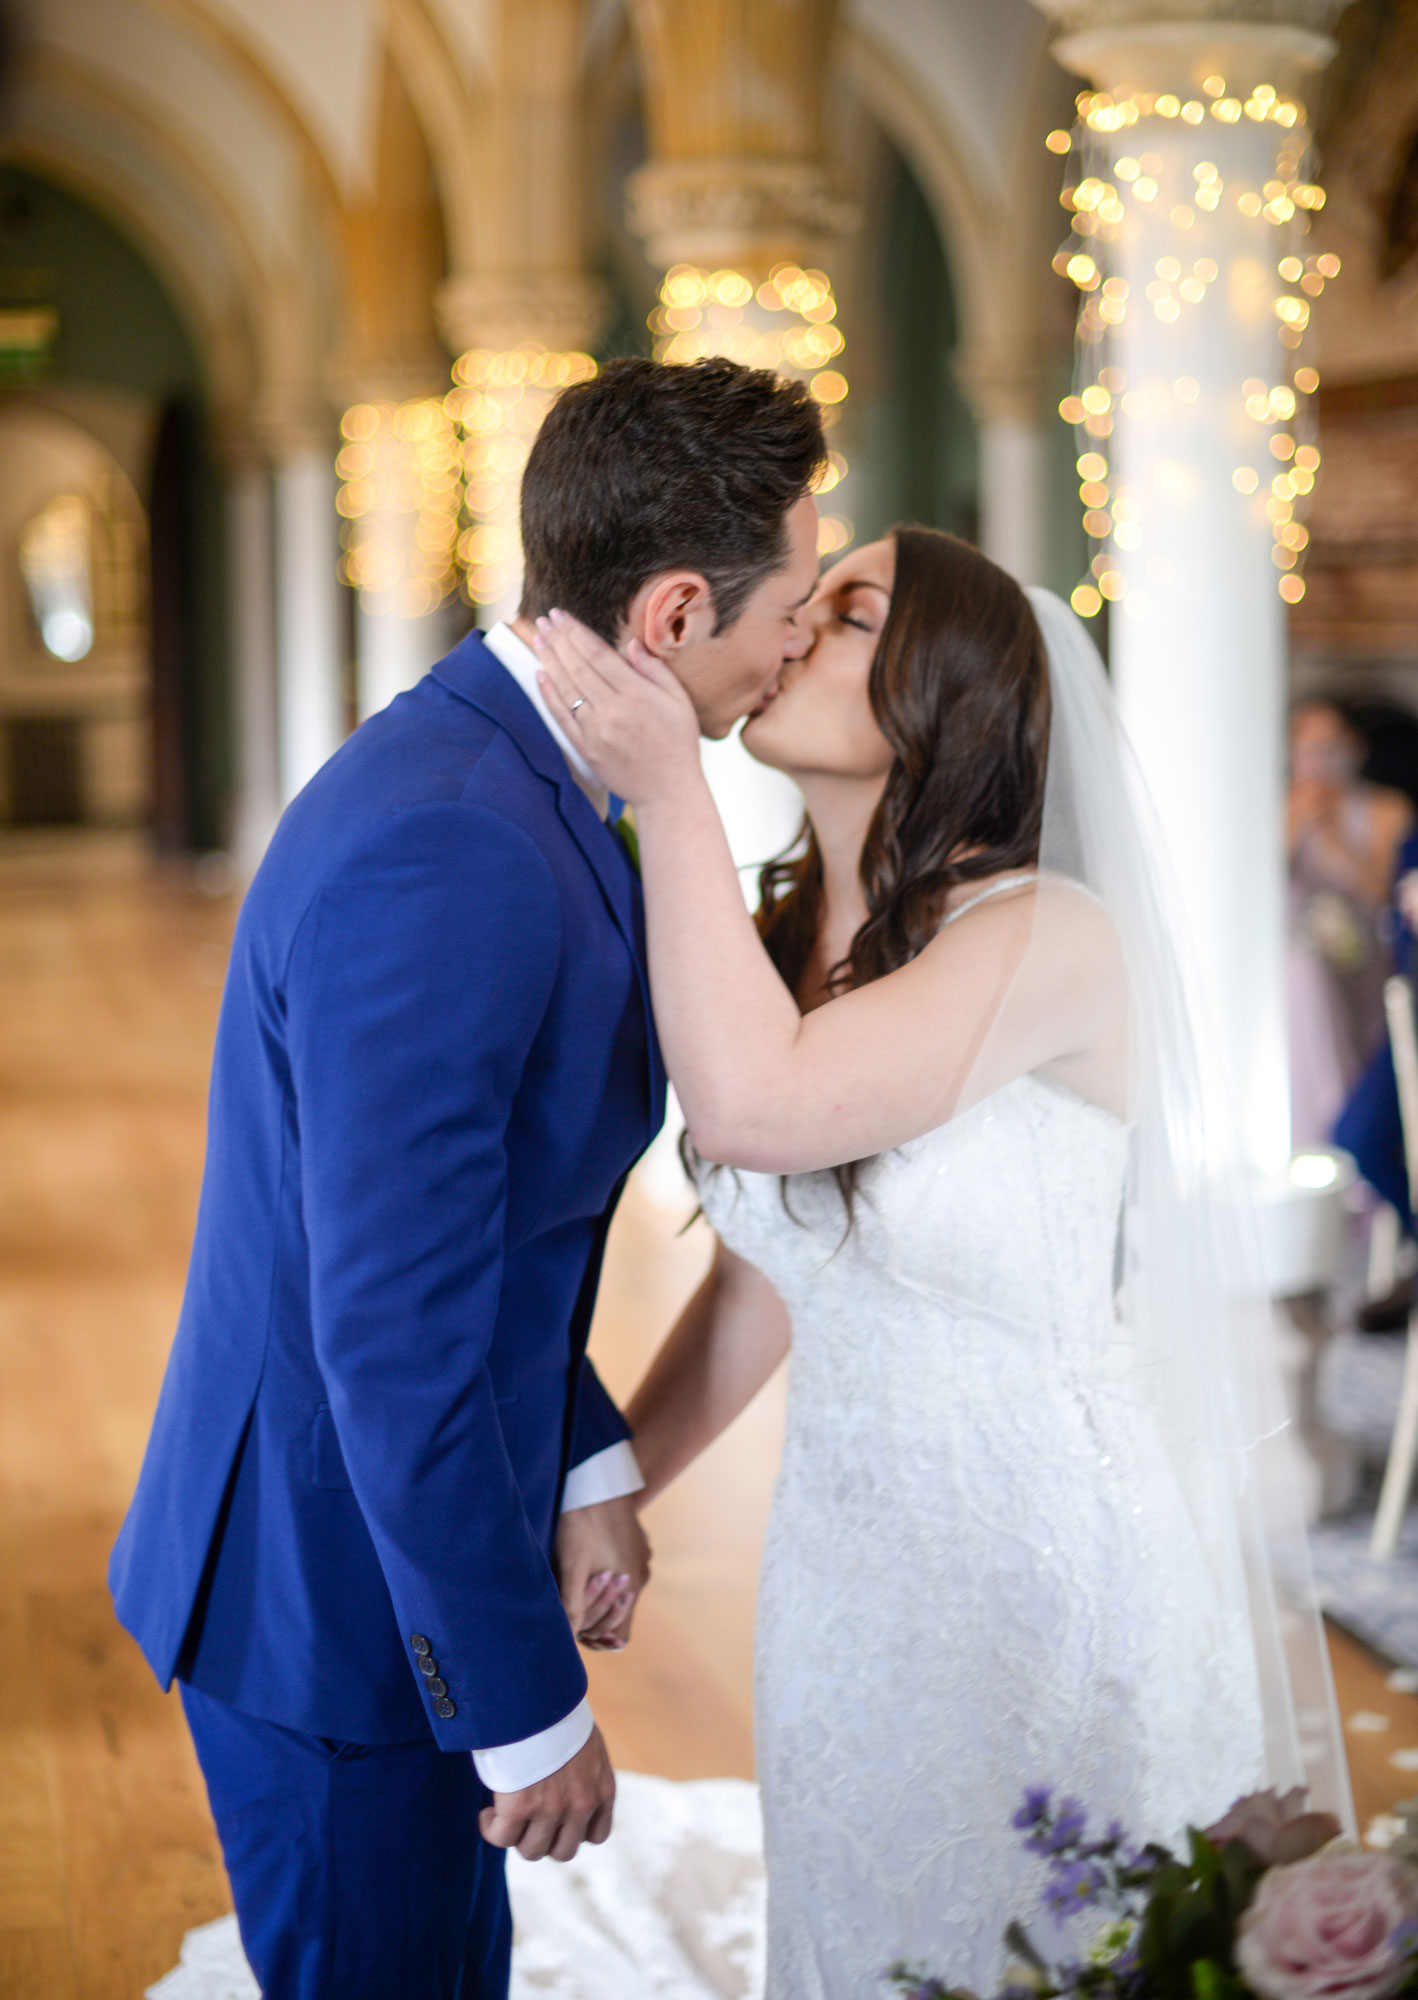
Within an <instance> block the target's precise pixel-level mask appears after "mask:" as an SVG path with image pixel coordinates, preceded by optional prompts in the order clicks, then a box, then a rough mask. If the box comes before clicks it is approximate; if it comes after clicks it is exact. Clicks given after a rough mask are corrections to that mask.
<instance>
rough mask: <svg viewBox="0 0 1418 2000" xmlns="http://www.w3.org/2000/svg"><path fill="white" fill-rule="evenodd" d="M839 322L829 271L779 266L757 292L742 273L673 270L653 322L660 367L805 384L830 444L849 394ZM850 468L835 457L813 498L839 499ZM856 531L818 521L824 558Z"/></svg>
mask: <svg viewBox="0 0 1418 2000" xmlns="http://www.w3.org/2000/svg"><path fill="white" fill-rule="evenodd" d="M836 318H837V300H836V297H835V295H834V293H833V290H832V281H831V279H830V278H829V277H828V276H827V274H826V272H825V271H818V270H812V269H807V270H804V269H803V268H802V267H801V266H799V265H797V264H790V263H780V264H775V265H774V266H773V268H772V270H771V271H770V272H769V274H768V276H767V277H766V278H764V279H763V280H762V281H761V282H760V283H758V284H755V283H754V281H753V279H752V278H750V277H749V276H747V275H746V274H745V273H744V272H742V271H736V270H729V269H724V270H717V271H708V270H704V269H701V268H700V266H698V265H696V264H674V265H672V266H671V267H670V269H669V270H668V271H666V273H665V276H664V279H663V281H662V283H661V285H660V302H659V304H658V305H657V306H656V308H655V310H654V311H653V312H652V313H651V315H650V321H649V325H650V331H651V333H652V334H653V335H654V336H655V359H656V360H657V361H668V362H671V363H674V362H690V361H700V360H704V359H707V358H708V357H709V356H710V355H723V356H725V357H726V358H727V359H729V360H731V361H738V362H741V363H743V365H744V366H745V367H748V368H771V369H772V370H773V372H774V374H776V375H783V376H787V377H790V378H792V379H795V380H797V381H801V382H805V383H806V384H807V386H808V390H809V393H810V394H811V395H812V396H813V397H814V399H815V400H816V401H817V402H818V403H819V404H820V405H821V407H822V420H823V424H824V427H825V428H826V429H827V431H828V434H829V437H830V435H831V432H832V431H833V430H834V429H835V428H836V426H837V424H838V421H839V418H840V415H841V407H842V404H843V402H844V401H845V400H846V397H847V393H848V383H847V378H846V376H845V375H844V374H843V372H842V369H841V366H840V362H841V356H842V352H843V349H844V347H845V346H846V342H845V341H844V339H843V337H842V332H841V329H840V327H838V326H837V325H835V324H834V322H835V320H836ZM847 474H848V465H847V460H846V458H845V457H844V455H843V454H842V452H841V451H838V450H831V451H830V452H829V454H828V459H827V463H826V465H825V466H824V468H823V470H822V472H821V473H820V475H819V477H818V480H817V483H816V485H815V487H814V489H813V490H814V492H815V493H816V494H817V495H818V497H819V499H821V497H822V496H823V495H824V494H827V493H831V492H834V491H835V492H837V494H838V500H837V502H835V503H834V506H836V505H840V503H841V500H842V498H843V497H845V496H844V495H843V494H842V492H841V490H840V489H841V488H842V485H843V482H844V480H845V479H846V478H847ZM855 533H856V530H855V528H854V526H853V524H852V522H851V521H850V520H849V519H848V518H847V516H846V515H845V514H843V513H838V512H832V513H824V514H820V515H819V518H818V528H817V547H818V554H819V555H837V554H839V553H840V552H841V551H842V550H843V549H845V548H846V547H847V546H848V545H849V544H850V542H851V541H852V538H853V536H854V535H855Z"/></svg>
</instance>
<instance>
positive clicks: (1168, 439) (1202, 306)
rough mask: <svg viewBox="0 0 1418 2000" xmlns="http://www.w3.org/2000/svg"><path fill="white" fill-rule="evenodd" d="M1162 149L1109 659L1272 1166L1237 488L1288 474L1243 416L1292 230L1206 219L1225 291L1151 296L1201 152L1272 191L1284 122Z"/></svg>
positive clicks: (1250, 1126)
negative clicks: (1177, 297)
mask: <svg viewBox="0 0 1418 2000" xmlns="http://www.w3.org/2000/svg"><path fill="white" fill-rule="evenodd" d="M1129 138H1130V140H1131V135H1129ZM1146 150H1147V151H1148V152H1149V153H1151V154H1154V155H1158V156H1160V158H1161V160H1162V162H1163V164H1162V167H1161V170H1160V171H1159V172H1158V173H1156V174H1155V175H1154V178H1155V179H1157V180H1158V181H1159V183H1160V185H1161V186H1162V188H1163V190H1164V194H1163V198H1162V199H1161V200H1159V201H1158V203H1157V204H1156V210H1158V211H1161V212H1160V213H1144V212H1142V211H1138V217H1139V226H1138V227H1137V230H1136V234H1135V235H1134V236H1132V237H1131V239H1130V240H1129V241H1128V242H1127V244H1126V253H1125V255H1124V257H1123V258H1122V259H1121V268H1122V270H1123V275H1124V277H1125V278H1126V280H1127V283H1128V285H1129V287H1130V296H1131V301H1133V302H1135V303H1133V304H1132V306H1131V309H1130V310H1129V312H1128V316H1127V319H1126V321H1125V322H1124V325H1123V326H1122V328H1121V329H1119V331H1118V333H1117V334H1116V335H1115V337H1114V341H1113V351H1114V352H1115V353H1116V354H1117V355H1118V357H1119V366H1120V367H1121V368H1122V370H1123V373H1124V375H1125V377H1126V380H1127V388H1128V393H1130V394H1131V395H1135V396H1140V397H1145V398H1146V399H1147V410H1146V415H1145V417H1144V418H1142V419H1140V420H1139V421H1136V422H1129V421H1127V420H1125V419H1124V420H1122V421H1120V422H1119V424H1118V428H1117V430H1116V432H1115V434H1114V438H1113V440H1112V444H1113V454H1112V465H1113V470H1114V478H1115V487H1116V492H1117V493H1118V495H1119V496H1123V497H1125V498H1126V500H1127V502H1128V525H1127V527H1126V528H1125V529H1124V530H1123V531H1122V532H1123V535H1124V537H1125V539H1128V540H1131V539H1132V535H1133V533H1134V532H1135V533H1136V535H1137V538H1138V544H1137V546H1136V547H1133V548H1124V547H1119V548H1118V550H1117V560H1118V567H1119V568H1120V570H1121V571H1122V574H1123V575H1124V576H1125V578H1126V579H1127V586H1128V592H1127V596H1126V598H1125V599H1124V600H1123V601H1122V602H1121V604H1119V605H1118V606H1117V607H1116V608H1115V611H1114V615H1113V621H1112V644H1111V650H1112V665H1113V671H1114V675H1115V678H1116V684H1117V689H1118V696H1119V702H1120V705H1121V708H1122V712H1123V718H1124V721H1125V722H1126V725H1127V728H1128V732H1129V734H1130V736H1131V738H1132V741H1133V743H1134V745H1135V746H1136V749H1137V752H1138V755H1139V757H1140V759H1141V761H1142V766H1143V770H1144V773H1145V775H1146V778H1147V782H1148V787H1149V789H1150V791H1151V794H1152V798H1153V801H1154V803H1155V805H1156V807H1157V810H1158V812H1159V814H1160V815H1161V819H1162V823H1163V826H1164V828H1165V830H1166V833H1167V836H1168V841H1169V845H1170V848H1171V859H1172V866H1173V869H1174V871H1175V875H1176V878H1177V881H1178V885H1179V887H1180V890H1181V895H1182V899H1183V902H1184V904H1185V907H1186V911H1187V916H1188V918H1189V921H1190V926H1191V931H1192V937H1193V940H1194V942H1195V944H1196V947H1197V950H1198V953H1199V957H1200V961H1201V965H1202V967H1203V970H1204V975H1205V978H1206V981H1207V986H1208V993H1207V998H1208V1000H1209V1002H1210V1008H1211V1013H1212V1018H1213V1024H1214V1029H1215V1032H1216V1034H1217V1036H1218V1039H1219V1041H1220V1045H1221V1047H1220V1053H1221V1055H1222V1057H1223V1059H1224V1061H1225V1063H1226V1065H1227V1071H1228V1075H1229V1079H1230V1083H1231V1088H1232V1091H1233V1093H1234V1096H1233V1101H1234V1102H1235V1104H1236V1106H1237V1108H1238V1110H1239V1113H1240V1120H1239V1122H1240V1126H1241V1135H1242V1140H1243V1143H1244V1145H1245V1149H1246V1153H1247V1156H1248V1158H1249V1160H1250V1163H1251V1165H1252V1166H1253V1167H1254V1168H1255V1169H1256V1170H1257V1171H1258V1172H1260V1173H1262V1174H1274V1173H1278V1172H1280V1171H1281V1170H1282V1169H1283V1168H1284V1167H1285V1165H1286V1163H1287V1162H1288V1160H1289V1157H1290V1098H1289V1088H1290V1086H1289V1065H1288V1046H1289V1030H1288V1025H1287V1017H1286V998H1285V901H1284V885H1285V859H1284V851H1283V845H1282V842H1283V828H1284V770H1285V749H1284V727H1285V705H1286V692H1285V679H1286V632H1285V606H1284V604H1283V603H1282V601H1281V599H1280V596H1279V594H1278V591H1277V588H1276V585H1277V571H1276V569H1275V567H1274V565H1273V564H1272V562H1271V549H1272V546H1273V538H1272V534H1271V529H1270V524H1269V522H1268V521H1267V519H1266V516H1265V513H1264V502H1265V498H1266V491H1265V488H1261V489H1259V490H1258V491H1257V492H1255V493H1253V494H1250V495H1247V494H1243V493H1240V492H1238V491H1237V490H1236V487H1235V486H1234V484H1233V483H1232V476H1233V474H1234V473H1235V471H1236V470H1237V468H1238V467H1239V466H1241V465H1242V464H1243V463H1250V462H1252V461H1255V460H1257V459H1258V458H1259V459H1260V460H1261V464H1260V468H1259V472H1258V475H1257V476H1258V478H1259V477H1260V476H1261V474H1264V475H1265V476H1266V486H1268V483H1269V475H1270V474H1271V473H1272V472H1273V473H1279V472H1280V471H1281V469H1282V468H1281V466H1280V464H1279V463H1278V461H1276V460H1274V459H1273V458H1271V457H1270V455H1269V450H1268V437H1267V436H1266V435H1265V434H1257V433H1256V427H1255V426H1254V425H1252V424H1250V423H1249V421H1248V420H1247V419H1246V417H1245V415H1244V408H1243V405H1244V401H1245V394H1244V389H1243V386H1242V385H1243V384H1244V383H1245V382H1246V381H1248V380H1252V379H1254V380H1258V381H1263V382H1265V383H1267V384H1271V383H1275V382H1278V381H1280V379H1281V375H1282V369H1283V366H1284V361H1285V356H1284V351H1283V349H1282V348H1281V347H1280V345H1279V342H1278V338H1277V335H1278V331H1279V329H1278V324H1277V321H1276V318H1275V315H1274V312H1273V310H1272V301H1273V299H1274V296H1275V294H1276V291H1277V290H1278V289H1281V287H1280V286H1279V281H1278V280H1277V279H1276V276H1275V248H1274V245H1275V242H1276V240H1277V239H1276V232H1275V231H1274V230H1273V229H1272V228H1271V226H1270V225H1269V224H1267V223H1264V222H1259V223H1257V222H1255V221H1253V220H1251V219H1249V218H1247V217H1245V216H1243V215H1241V214H1240V213H1239V212H1238V211H1237V209H1236V208H1235V205H1234V197H1233V198H1232V199H1231V200H1229V201H1227V200H1223V203H1222V206H1221V207H1220V209H1218V211H1217V212H1216V213H1215V214H1214V215H1212V216H1209V217H1205V218H1204V220H1205V238H1206V241H1205V252H1204V254H1205V255H1207V256H1209V257H1210V258H1211V259H1212V260H1213V261H1214V262H1215V263H1216V264H1217V265H1218V266H1219V267H1220V272H1221V277H1220V280H1219V282H1218V283H1217V284H1216V285H1215V287H1214V289H1212V290H1210V291H1209V292H1208V294H1207V296H1206V297H1205V299H1204V300H1202V301H1201V302H1200V303H1199V304H1196V305H1194V306H1193V307H1192V308H1191V309H1190V310H1189V311H1188V310H1186V309H1185V308H1184V309H1183V313H1182V317H1181V318H1180V319H1176V320H1171V321H1167V320H1163V319H1160V318H1158V317H1157V315H1156V313H1155V312H1154V311H1153V310H1152V308H1151V307H1150V306H1149V304H1148V302H1147V299H1146V293H1147V288H1148V286H1149V285H1154V286H1155V284H1156V266H1157V263H1158V261H1159V260H1165V259H1166V258H1167V257H1168V256H1169V255H1172V254H1174V253H1175V254H1178V261H1179V262H1182V263H1183V269H1187V268H1189V267H1190V265H1191V263H1192V262H1194V261H1195V257H1196V254H1197V253H1198V252H1199V251H1200V250H1201V246H1200V245H1199V244H1197V243H1195V242H1192V243H1185V242H1181V243H1179V241H1178V240H1177V239H1178V238H1179V236H1182V235H1183V234H1184V232H1181V231H1178V230H1176V229H1175V228H1174V227H1173V226H1172V224H1171V222H1170V220H1169V217H1168V207H1167V204H1168V198H1169V197H1170V201H1171V202H1172V203H1176V202H1179V201H1181V200H1183V199H1184V197H1185V194H1187V193H1189V192H1191V191H1192V190H1193V189H1194V188H1195V186H1196V183H1195V181H1194V179H1193V163H1194V162H1195V161H1196V160H1197V159H1198V157H1200V158H1203V159H1210V160H1212V161H1217V160H1218V159H1219V160H1220V162H1221V171H1222V174H1223V177H1224V180H1225V182H1226V184H1227V186H1228V189H1230V188H1233V187H1236V186H1247V187H1259V186H1261V185H1262V184H1263V183H1264V182H1266V181H1267V180H1270V179H1272V178H1273V175H1274V170H1275V169H1274V159H1275V145H1274V128H1273V127H1271V128H1266V127H1264V126H1257V125H1255V124H1252V123H1250V122H1249V121H1245V122H1243V123H1242V124H1240V125H1237V126H1234V127H1231V128H1229V129H1225V130H1223V129H1219V128H1218V127H1217V126H1216V125H1215V123H1214V122H1211V124H1210V129H1209V130H1206V131H1204V132H1203V133H1201V134H1197V133H1195V132H1193V131H1192V130H1191V128H1189V127H1187V126H1183V127H1182V128H1181V130H1180V131H1177V130H1175V129H1167V128H1165V127H1164V128H1163V130H1162V132H1161V133H1158V132H1157V131H1154V130H1152V129H1151V128H1149V130H1148V133H1147V137H1146ZM1189 233H1190V234H1192V235H1193V236H1195V235H1199V234H1200V231H1199V230H1197V229H1196V228H1195V226H1194V227H1193V229H1192V231H1191V232H1189ZM1267 238H1269V241H1267V240H1266V239H1267ZM1267 253H1268V254H1267ZM1262 257H1265V258H1266V262H1265V264H1264V265H1263V264H1262V261H1261V260H1262ZM1178 383H1180V384H1181V385H1182V386H1181V393H1180V394H1179V393H1178V388H1177V385H1178ZM1193 385H1194V388H1193Z"/></svg>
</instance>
